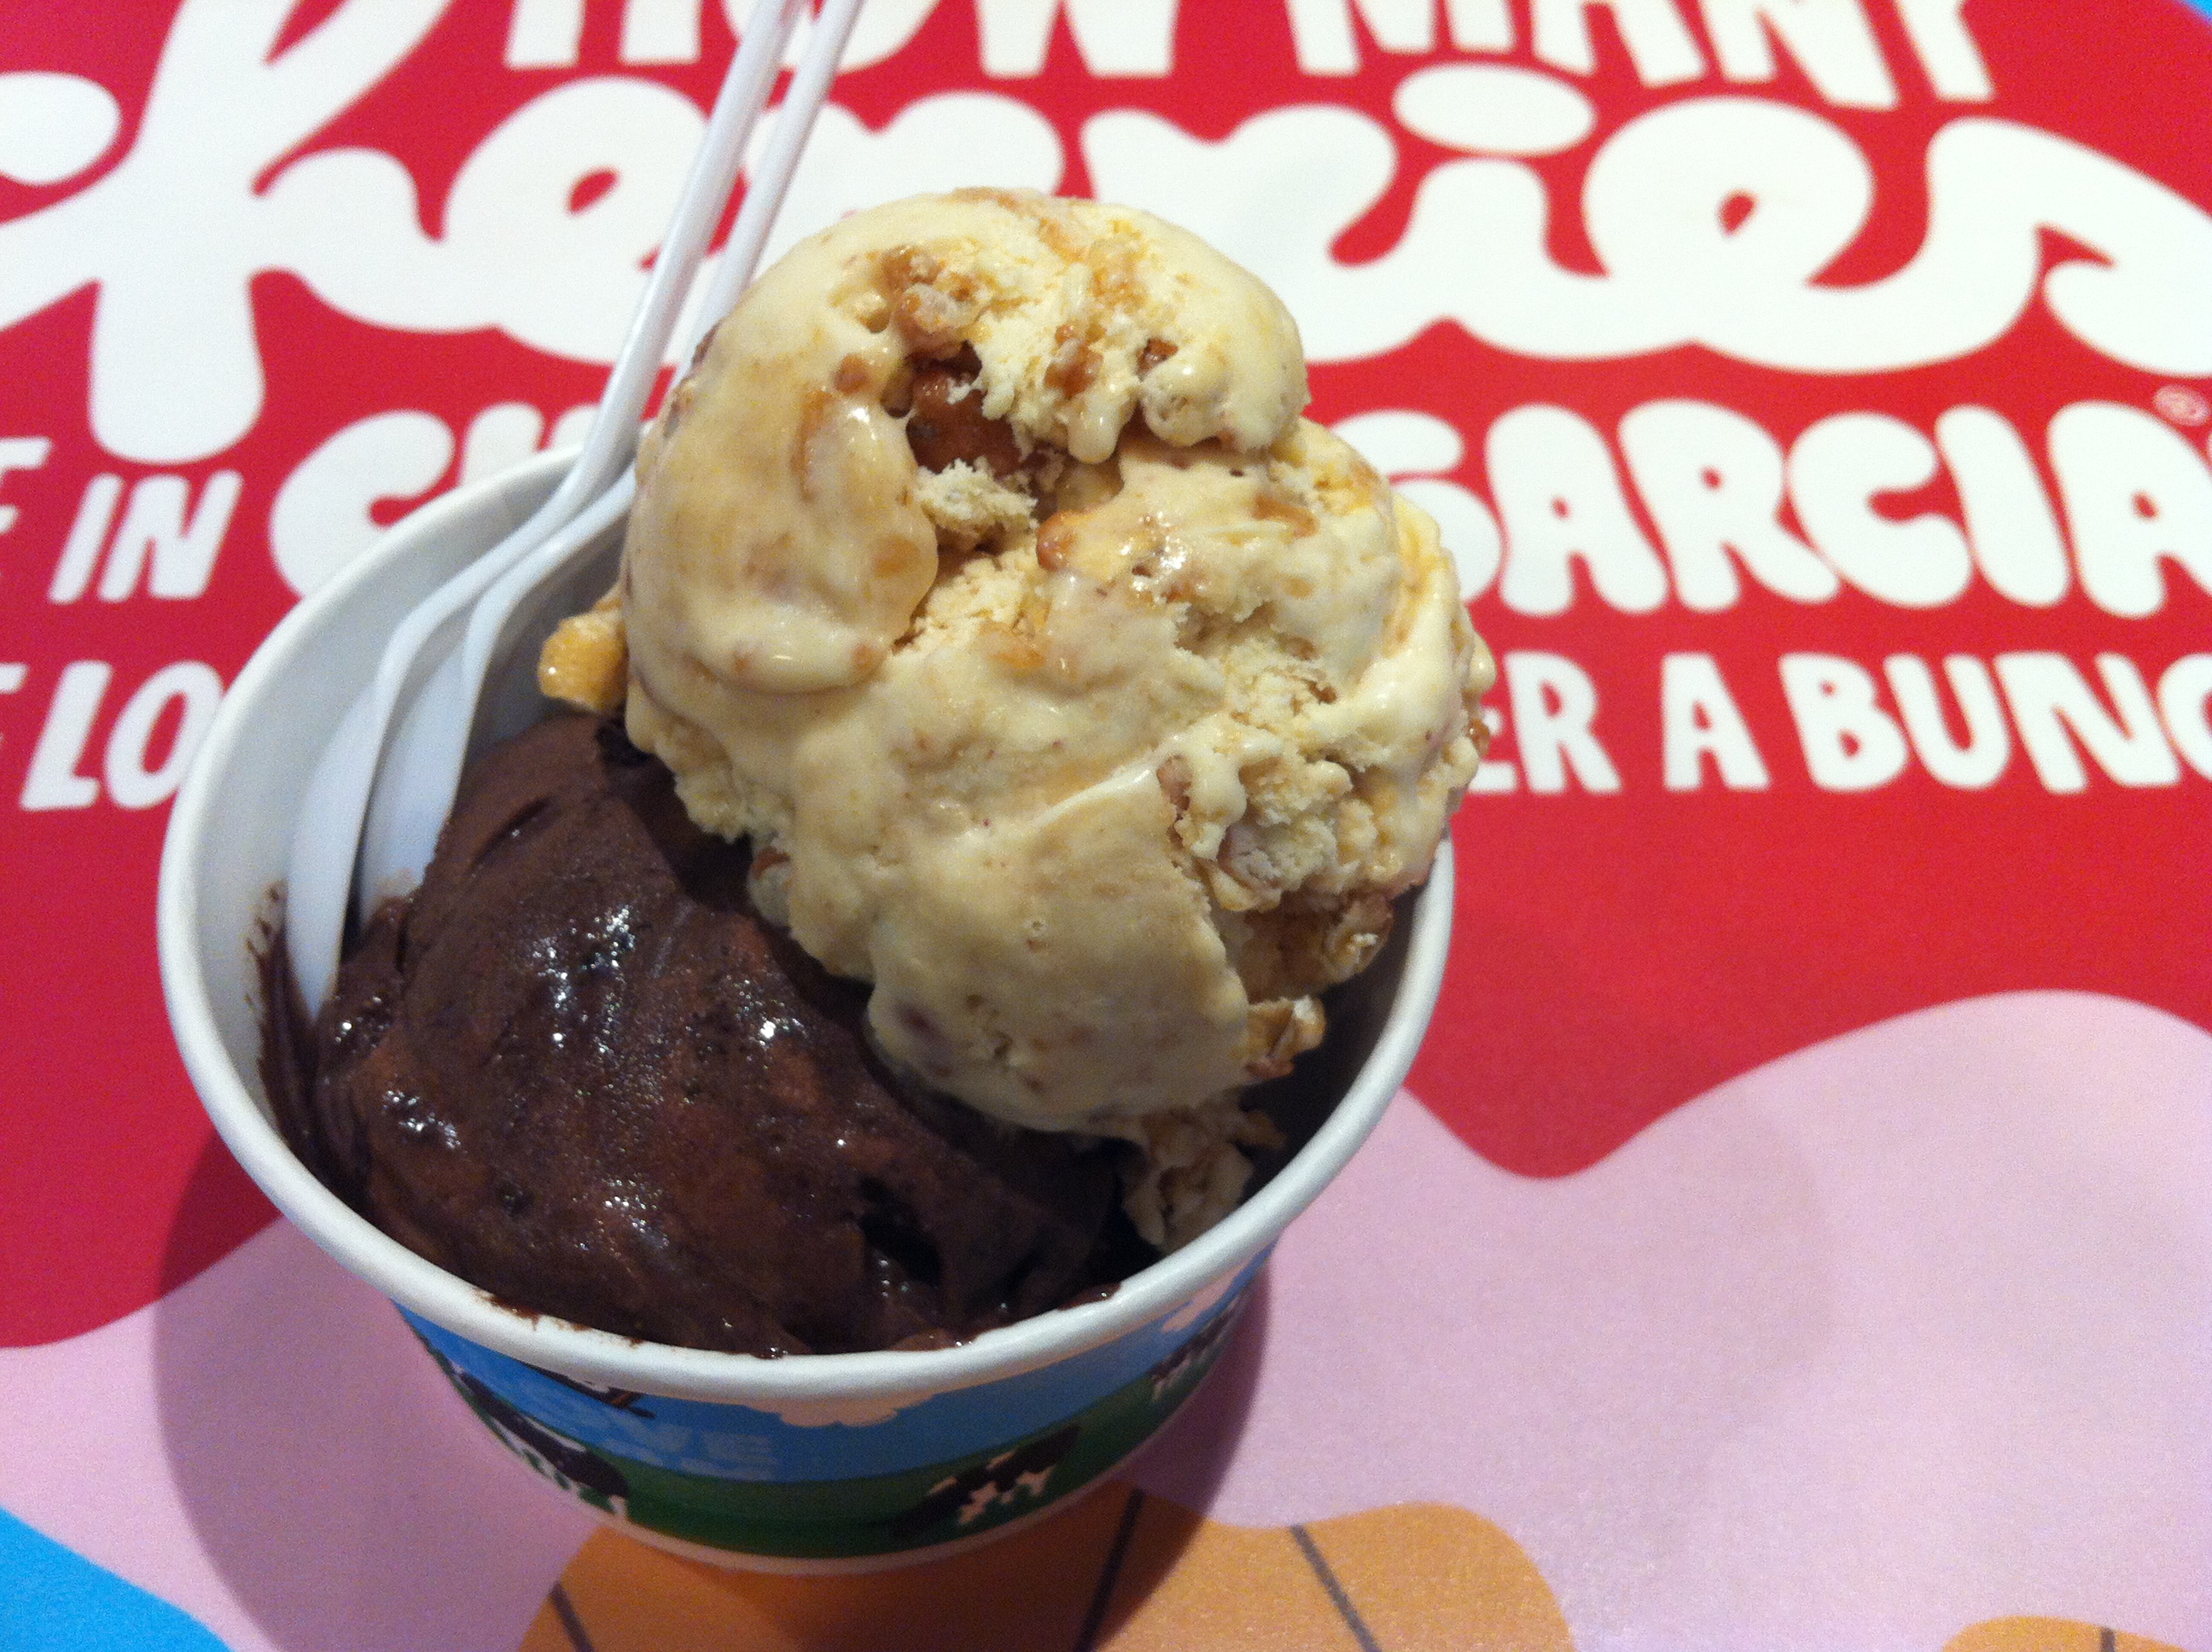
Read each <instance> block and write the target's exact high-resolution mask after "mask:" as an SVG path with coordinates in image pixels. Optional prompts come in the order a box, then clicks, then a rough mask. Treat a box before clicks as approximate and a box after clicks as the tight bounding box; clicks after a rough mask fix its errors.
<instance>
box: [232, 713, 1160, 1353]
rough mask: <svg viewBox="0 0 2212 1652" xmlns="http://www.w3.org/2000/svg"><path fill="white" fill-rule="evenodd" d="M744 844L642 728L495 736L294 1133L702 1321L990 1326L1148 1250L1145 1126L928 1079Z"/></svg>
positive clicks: (394, 1204) (317, 1153)
mask: <svg viewBox="0 0 2212 1652" xmlns="http://www.w3.org/2000/svg"><path fill="white" fill-rule="evenodd" d="M747 870H748V861H747V856H746V855H745V853H744V851H743V850H742V849H739V848H735V847H732V846H731V845H729V844H727V843H726V842H723V841H720V839H717V838H714V837H713V836H710V835H708V834H706V833H704V832H702V831H701V830H700V829H698V828H697V827H696V826H694V825H693V824H692V823H691V822H690V818H689V817H688V816H687V815H686V814H685V812H684V808H683V805H681V804H680V803H679V802H678V800H677V798H676V795H675V792H674V789H673V786H672V783H671V779H670V776H669V774H668V771H667V770H666V769H665V768H663V767H662V766H661V764H659V762H655V761H653V760H652V759H650V758H647V756H644V755H643V754H641V753H640V752H639V751H637V750H635V748H633V747H632V746H630V744H629V742H628V741H627V740H626V739H625V738H623V735H622V734H621V732H619V730H618V728H617V727H616V726H612V725H606V724H600V723H598V722H595V721H594V720H592V719H589V718H584V717H575V716H564V717H561V718H557V719H556V720H552V721H550V722H546V723H543V724H540V725H539V726H537V727H535V728H533V729H532V730H530V731H528V732H526V733H524V734H522V735H520V736H519V737H518V738H515V739H514V740H513V741H511V742H509V743H508V744H506V745H504V746H502V747H501V748H499V749H498V750H495V752H493V753H492V754H491V755H490V756H488V757H487V758H486V759H485V760H484V761H483V763H482V764H481V765H480V767H479V768H478V770H477V773H476V774H475V775H474V776H473V778H472V779H471V780H470V781H469V782H468V784H467V785H466V787H465V790H464V793H463V798H462V801H461V803H460V804H459V806H458V808H457V809H456V811H455V812H454V815H453V818H452V820H451V821H450V822H449V823H447V828H446V832H445V835H444V837H443V838H442V839H441V843H440V846H439V853H438V857H437V859H436V861H435V863H434V865H432V867H431V869H430V872H429V874H428V878H427V879H426V881H425V882H424V884H423V885H422V888H421V890H419V891H417V893H416V895H415V896H413V897H412V899H411V900H410V901H408V902H399V903H394V904H393V905H392V906H389V907H387V908H385V909H384V911H383V912H381V913H380V914H379V915H378V917H377V918H376V920H374V922H373V923H372V924H371V926H369V928H368V932H367V933H366V934H365V936H364V937H363V938H362V943H361V944H360V946H359V947H358V948H357V949H356V952H355V954H354V956H353V957H351V958H350V959H349V963H348V964H347V966H346V969H345V970H344V973H343V975H342V977H341V979H340V981H339V983H338V987H337V993H336V995H335V996H334V997H333V999H332V1000H331V1003H330V1004H329V1005H327V1006H326V1007H325V1011H324V1013H323V1015H322V1017H320V1019H319V1021H318V1023H316V1026H315V1027H314V1029H313V1035H312V1040H311V1046H312V1047H311V1048H310V1049H309V1050H308V1051H307V1054H306V1058H305V1059H303V1060H292V1061H290V1062H289V1063H287V1062H285V1061H283V1060H279V1061H277V1062H276V1063H273V1064H272V1065H275V1066H288V1065H289V1067H290V1068H291V1072H290V1074H289V1077H290V1078H291V1079H292V1080H293V1081H294V1082H293V1083H292V1084H290V1086H289V1090H290V1094H289V1105H286V1106H283V1107H282V1108H280V1111H282V1112H283V1113H284V1114H285V1115H286V1125H287V1130H288V1133H289V1135H290V1137H291V1138H292V1140H293V1145H294V1146H295V1150H297V1151H300V1152H301V1156H302V1157H304V1158H305V1159H306V1160H307V1163H309V1164H310V1165H312V1166H314V1167H315V1168H316V1169H317V1170H318V1173H319V1175H321V1176H322V1177H323V1179H324V1180H325V1181H326V1182H327V1183H328V1184H329V1185H330V1186H331V1187H333V1188H334V1189H335V1190H336V1191H337V1193H339V1194H340V1195H341V1196H342V1197H343V1198H344V1199H345V1200H347V1201H348V1202H349V1203H350V1204H351V1205H353V1206H354V1207H355V1208H356V1209H357V1210H359V1211H361V1212H362V1213H363V1214H364V1215H366V1216H367V1217H368V1218H369V1219H370V1220H372V1221H374V1223H376V1224H377V1225H379V1226H380V1227H381V1228H383V1229H384V1230H386V1232H388V1233H390V1234H392V1236H394V1237H396V1238H398V1239H399V1240H400V1241H401V1242H404V1243H405V1244H406V1245H408V1246H409V1247H410V1248H412V1249H414V1250H415V1251H416V1252H418V1253H419V1254H422V1255H423V1256H425V1257H427V1258H428V1259H429V1260H432V1261H434V1262H435V1263H437V1264H439V1265H440V1266H442V1267H445V1268H447V1269H448V1270H449V1271H451V1272H454V1273H457V1274H459V1275H460V1276H461V1277H462V1278H467V1279H470V1280H471V1281H473V1282H474V1283H476V1284H477V1285H481V1286H482V1287H483V1288H484V1289H485V1290H487V1291H490V1292H492V1293H493V1294H494V1295H495V1296H497V1297H500V1298H501V1299H502V1300H505V1301H507V1302H509V1303H513V1304H514V1305H516V1306H517V1307H520V1308H523V1309H530V1310H533V1311H538V1312H544V1313H550V1314H555V1315H560V1316H562V1317H564V1318H567V1319H571V1320H574V1321H579V1322H580V1323H583V1324H586V1325H592V1326H596V1327H600V1328H602V1329H605V1330H609V1331H613V1332H616V1333H621V1334H624V1335H629V1336H635V1337H639V1338H643V1339H651V1340H654V1341H661V1342H670V1343H677V1344H682V1345H690V1346H696V1347H702V1348H714V1349H725V1350H732V1351H750V1352H754V1353H762V1354H780V1353H798V1352H825V1353H826V1352H844V1351H854V1350H860V1349H868V1348H882V1347H890V1346H894V1345H900V1344H902V1343H907V1344H912V1343H915V1342H922V1343H927V1342H932V1341H942V1340H944V1339H946V1338H947V1337H954V1338H964V1337H967V1336H969V1335H972V1334H974V1333H976V1332H979V1331H981V1330H983V1329H987V1328H988V1327H992V1326H994V1325H999V1324H1002V1323H1006V1322H1007V1321H1012V1320H1014V1319H1018V1318H1021V1317H1024V1316H1025V1315H1030V1314H1034V1313H1036V1312H1039V1311H1041V1310H1043V1309H1048V1308H1051V1307H1053V1306H1055V1305H1057V1304H1059V1303H1063V1302H1065V1301H1066V1300H1067V1299H1068V1298H1069V1297H1072V1296H1073V1295H1076V1294H1078V1293H1079V1292H1080V1291H1084V1290H1085V1289H1086V1288H1089V1287H1091V1286H1093V1285H1098V1284H1101V1283H1103V1282H1105V1281H1107V1280H1110V1279H1113V1278H1119V1277H1120V1276H1121V1273H1122V1272H1126V1271H1127V1270H1128V1268H1129V1267H1130V1266H1134V1265H1138V1264H1140V1263H1141V1262H1142V1261H1143V1260H1148V1254H1147V1253H1146V1252H1144V1251H1143V1250H1142V1248H1139V1247H1138V1246H1137V1244H1136V1242H1135V1241H1134V1239H1133V1235H1131V1234H1130V1233H1129V1232H1128V1230H1127V1223H1126V1220H1125V1219H1124V1218H1121V1216H1120V1215H1119V1214H1118V1212H1116V1210H1115V1193H1116V1178H1115V1166H1114V1163H1113V1158H1112V1153H1113V1151H1115V1150H1113V1149H1111V1148H1102V1147H1099V1146H1097V1145H1093V1144H1090V1143H1088V1142H1086V1141H1085V1140H1083V1139H1079V1138H1070V1137H1066V1136H1044V1135H1037V1134H1033V1133H1026V1132H1020V1131H1016V1130H1012V1129H1010V1128H1008V1127H1005V1126H1003V1125H1000V1124H999V1123H997V1122H995V1121H992V1120H989V1119H987V1118H985V1117H983V1116H981V1115H980V1114H975V1113H974V1112H973V1111H971V1110H970V1109H968V1108H964V1107H962V1106H960V1105H958V1104H957V1103H953V1102H947V1101H945V1100H943V1099H941V1098H938V1097H933V1096H927V1095H922V1094H914V1093H908V1091H906V1090H902V1089H901V1088H900V1087H898V1086H897V1085H896V1084H895V1083H894V1081H893V1080H892V1079H891V1078H890V1075H889V1074H888V1073H887V1072H886V1071H885V1070H884V1067H883V1066H881V1064H880V1063H879V1062H878V1060H876V1059H875V1057H874V1056H873V1054H872V1053H871V1052H870V1050H869V1048H868V1047H867V1044H866V1039H865V1035H864V1030H863V1029H864V1022H865V1007H866V989H865V988H862V987H857V986H854V985H852V984H849V983H846V982H842V981H837V980H836V979H834V978H832V977H831V976H829V975H827V974H826V973H825V972H824V971H823V969H821V967H820V966H819V965H818V964H817V963H814V961H813V960H812V959H811V958H810V957H807V956H806V954H805V952H804V951H801V950H800V949H799V947H798V946H797V945H796V944H793V942H792V941H791V940H790V938H788V937H787V936H786V935H785V934H783V933H782V932H781V931H779V930H777V929H775V928H774V927H773V926H769V925H767V924H765V923H763V921H762V920H760V919H759V918H758V917H757V915H756V914H754V912H753V911H752V909H751V908H750V906H749V904H748V902H747V900H746V896H745V884H746V872H747ZM273 1076H275V1077H276V1078H279V1079H280V1080H281V1079H283V1078H284V1077H285V1076H286V1075H284V1074H283V1073H278V1074H276V1075H273Z"/></svg>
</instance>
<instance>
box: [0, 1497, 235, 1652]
mask: <svg viewBox="0 0 2212 1652" xmlns="http://www.w3.org/2000/svg"><path fill="white" fill-rule="evenodd" d="M110 1647H112V1648H115V1649H118V1652H121V1649H126V1648H127V1649H129V1652H224V1648H223V1644H222V1642H221V1641H219V1640H217V1639H216V1637H214V1636H213V1635H211V1634H210V1633H209V1632H208V1631H206V1630H204V1629H203V1628H202V1627H201V1626H200V1625H198V1624H197V1623H195V1622H193V1621H192V1619H190V1618H188V1617H186V1616H185V1614H184V1613H181V1612H179V1610H177V1608H176V1607H174V1606H171V1605H170V1604H169V1603H168V1602H167V1601H166V1600H159V1599H156V1598H155V1596H153V1595H151V1594H147V1593H146V1591H145V1590H144V1589H142V1588H139V1587H138V1586H137V1584H136V1583H126V1582H124V1581H123V1579H121V1578H120V1577H118V1576H116V1575H115V1574H114V1573H113V1572H112V1571H109V1570H107V1569H106V1567H104V1566H96V1565H94V1564H93V1563H92V1562H91V1561H89V1560H87V1559H86V1558H84V1557H83V1556H82V1555H81V1554H79V1553H77V1552H76V1551H75V1550H73V1549H67V1548H64V1547H63V1546H61V1545H60V1544H58V1543H57V1542H55V1541H54V1540H53V1539H52V1538H50V1537H46V1536H44V1535H42V1534H40V1533H38V1532H34V1531H33V1530H32V1529H31V1528H30V1527H28V1526H26V1525H25V1524H23V1522H22V1521H20V1520H17V1519H16V1518H15V1516H14V1515H10V1514H9V1513H8V1512H7V1510H5V1509H0V1652H34V1649H35V1652H51V1649H59V1648H67V1649H69V1652H98V1649H101V1648H110Z"/></svg>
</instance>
